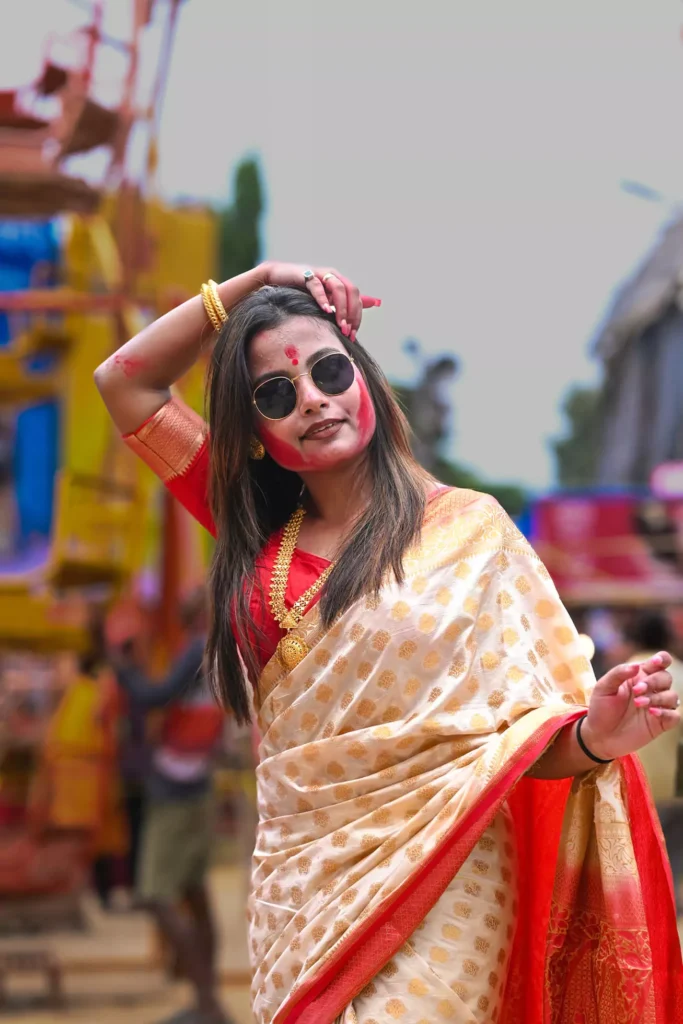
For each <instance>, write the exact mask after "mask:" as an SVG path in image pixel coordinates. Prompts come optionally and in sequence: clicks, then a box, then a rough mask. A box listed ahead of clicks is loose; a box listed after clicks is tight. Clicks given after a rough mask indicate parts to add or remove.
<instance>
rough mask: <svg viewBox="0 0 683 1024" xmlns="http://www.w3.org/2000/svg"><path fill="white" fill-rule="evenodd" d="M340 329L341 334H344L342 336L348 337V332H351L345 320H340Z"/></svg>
mask: <svg viewBox="0 0 683 1024" xmlns="http://www.w3.org/2000/svg"><path fill="white" fill-rule="evenodd" d="M341 329H342V334H343V335H344V337H345V338H348V336H349V334H350V333H351V328H350V327H349V325H348V324H347V322H346V320H342V322H341Z"/></svg>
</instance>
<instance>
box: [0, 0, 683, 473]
mask: <svg viewBox="0 0 683 1024" xmlns="http://www.w3.org/2000/svg"><path fill="white" fill-rule="evenodd" d="M125 3H126V0H120V2H119V0H116V2H115V4H114V6H115V7H116V9H117V10H120V9H122V8H123V7H125ZM59 7H60V2H57V0H22V3H21V4H16V3H14V2H13V0H0V18H2V21H4V12H5V11H6V12H7V21H6V22H5V24H3V23H2V21H0V28H1V29H2V31H0V76H1V77H2V82H0V87H1V86H2V84H4V83H6V82H8V81H9V80H10V79H11V78H12V77H14V79H15V80H16V79H17V76H18V75H21V76H22V77H24V74H25V69H30V70H32V61H33V62H34V63H35V64H36V66H37V62H38V54H39V49H40V47H39V40H38V41H37V39H36V34H35V33H36V26H41V27H42V28H43V29H44V30H45V31H46V30H47V29H48V26H49V23H50V22H51V20H52V19H53V18H54V19H56V17H57V15H56V12H57V10H58V8H59ZM10 9H11V17H12V27H11V29H9V26H8V22H9V12H10ZM682 11H683V9H682V8H681V6H680V3H679V2H678V0H572V2H571V3H567V2H566V0H515V2H514V3H511V2H510V0H420V3H416V2H414V0H344V2H343V3H337V4H332V3H329V2H328V3H311V2H308V3H297V4H290V3H283V2H282V0H245V2H244V3H237V2H228V0H186V3H185V4H184V6H183V9H182V14H181V19H180V26H179V32H178V36H177V42H176V48H175V54H174V61H173V65H172V69H171V76H170V81H169V87H168V90H167V96H166V103H165V107H164V118H163V126H162V136H161V176H160V183H161V187H162V189H163V191H164V193H165V194H166V195H168V196H170V197H174V196H178V195H192V196H198V197H204V198H208V199H211V200H213V199H217V198H219V197H221V196H224V195H225V194H226V191H227V182H228V179H229V176H230V169H231V168H232V166H233V165H234V163H235V162H236V161H237V160H239V158H240V157H242V156H244V155H245V154H248V153H257V154H258V155H259V156H260V158H261V161H262V166H263V170H264V174H265V179H266V184H267V192H268V211H267V218H266V223H265V241H266V245H267V249H266V251H267V255H268V256H271V257H278V258H282V259H286V260H290V259H291V260H301V261H304V262H306V263H313V264H314V263H317V262H319V263H331V264H334V265H336V266H338V267H339V269H340V270H342V271H343V272H345V273H347V274H348V275H349V276H351V277H353V278H354V279H355V280H357V282H358V283H359V285H360V286H361V288H362V290H364V291H367V292H370V293H372V294H374V295H379V296H381V297H382V299H383V300H384V305H383V307H382V309H381V310H379V311H371V312H370V313H369V314H368V315H367V322H366V323H367V326H366V327H364V329H363V331H362V334H361V340H362V341H363V342H364V343H365V344H367V345H368V347H370V348H371V349H372V351H373V352H375V353H376V354H377V355H378V357H379V358H380V360H381V362H382V363H383V365H384V366H385V367H386V369H387V370H388V372H389V373H390V375H393V376H394V377H396V378H401V379H406V378H408V377H409V376H410V374H411V372H412V366H411V363H410V362H409V361H408V359H407V358H406V357H405V356H404V355H403V354H402V350H401V349H402V343H403V341H404V340H405V338H407V337H409V336H414V337H417V338H419V339H420V341H421V343H422V345H423V347H424V348H425V350H427V351H433V352H439V351H442V350H450V351H453V352H455V353H456V354H457V355H458V356H459V357H460V358H461V360H462V373H461V376H460V378H459V380H458V381H457V383H456V384H455V386H454V396H455V400H456V406H457V417H456V435H455V438H454V443H453V454H454V455H455V457H457V458H458V459H460V460H461V461H463V462H466V463H469V464H470V465H472V466H474V467H476V468H477V470H478V471H479V472H481V473H482V474H483V475H485V476H486V477H489V478H495V479H497V480H503V479H504V480H518V481H523V482H525V483H527V484H530V485H532V486H535V487H541V488H542V487H545V486H547V485H549V484H550V483H551V482H552V476H553V465H552V460H551V458H550V455H549V452H548V439H549V437H551V436H553V435H555V434H557V432H558V431H560V430H561V429H562V418H561V416H560V412H559V409H560V403H561V398H562V395H563V393H564V392H565V390H566V388H567V386H568V385H569V384H571V383H573V382H577V381H587V382H590V381H592V380H594V379H595V373H596V369H595V366H594V364H593V363H592V362H591V361H590V359H589V358H588V356H587V342H588V340H589V338H590V336H591V334H592V332H593V331H594V329H595V326H596V322H597V320H598V319H599V317H600V314H601V311H602V310H603V308H604V305H605V303H606V302H607V300H608V298H609V295H610V293H611V290H612V289H613V287H614V286H615V284H616V283H617V282H618V281H619V280H620V278H621V277H622V276H623V275H624V274H625V273H626V272H628V271H629V270H630V269H631V268H632V267H633V266H634V264H635V262H636V261H637V259H638V258H639V257H640V256H641V255H642V254H643V252H644V251H646V249H647V247H648V245H650V244H651V242H652V239H653V237H654V236H655V234H656V231H657V229H658V227H659V225H660V224H661V223H662V221H663V220H664V219H665V218H666V216H667V215H668V213H669V212H670V211H669V210H667V207H666V205H661V204H660V205H656V204H652V203H646V202H643V201H642V200H638V199H635V198H633V197H630V196H627V195H625V194H624V193H623V192H621V191H620V181H621V180H622V179H624V178H631V179H637V180H639V181H643V182H645V183H646V184H648V185H650V186H653V187H655V188H657V189H659V190H660V191H661V192H662V193H663V194H665V195H666V196H669V197H671V198H672V199H676V198H678V197H680V196H681V195H683V132H682V130H681V120H682V119H681V110H682V107H683V47H682V46H681V42H680V35H679V28H680V23H681V21H683V16H682ZM17 19H18V20H17Z"/></svg>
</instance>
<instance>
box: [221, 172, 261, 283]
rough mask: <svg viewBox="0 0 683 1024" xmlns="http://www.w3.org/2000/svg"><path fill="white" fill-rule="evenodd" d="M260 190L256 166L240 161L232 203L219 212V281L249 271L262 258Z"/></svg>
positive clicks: (259, 178)
mask: <svg viewBox="0 0 683 1024" xmlns="http://www.w3.org/2000/svg"><path fill="white" fill-rule="evenodd" d="M262 212H263V188H262V185H261V173H260V170H259V165H258V163H257V161H256V160H254V159H251V158H250V159H247V160H243V161H242V162H241V163H240V164H239V165H238V167H237V170H236V171H235V181H234V200H233V203H232V205H231V206H227V207H225V209H223V210H221V211H220V213H219V259H220V275H221V280H222V281H225V280H227V279H228V278H230V277H235V276H236V275H237V274H243V273H244V272H245V271H246V270H251V268H252V267H255V266H256V264H257V263H258V262H259V260H260V259H261V234H260V222H261V214H262Z"/></svg>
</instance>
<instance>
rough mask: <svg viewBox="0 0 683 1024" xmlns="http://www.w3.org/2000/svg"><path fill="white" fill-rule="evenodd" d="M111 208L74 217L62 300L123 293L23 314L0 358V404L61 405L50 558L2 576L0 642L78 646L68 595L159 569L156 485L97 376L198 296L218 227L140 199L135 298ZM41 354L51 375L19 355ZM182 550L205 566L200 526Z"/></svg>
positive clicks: (191, 212)
mask: <svg viewBox="0 0 683 1024" xmlns="http://www.w3.org/2000/svg"><path fill="white" fill-rule="evenodd" d="M118 202H119V198H118V197H112V198H110V199H107V200H105V202H104V204H103V212H102V214H101V215H98V216H94V217H88V218H73V219H72V220H71V221H70V223H68V230H67V233H66V239H65V242H64V246H63V253H62V256H63V271H64V274H65V278H66V280H65V286H66V287H65V291H64V294H65V295H66V294H67V293H68V294H69V295H73V294H74V293H79V294H80V295H85V296H91V295H98V294H102V293H108V294H110V295H112V296H114V297H116V295H117V294H119V295H120V294H121V293H122V292H124V293H125V296H126V297H125V301H123V303H122V304H121V303H120V304H119V308H118V310H114V309H112V310H110V311H108V310H102V309H99V310H97V309H94V308H92V309H90V310H88V309H87V308H85V309H82V310H79V311H78V312H71V311H69V310H68V309H66V310H65V311H64V312H63V313H58V314H57V315H55V314H54V313H51V314H49V315H48V314H46V313H44V312H30V313H26V314H22V316H21V318H20V319H21V321H22V325H23V326H22V329H21V333H19V334H17V336H16V337H15V338H13V339H12V341H11V342H10V344H9V345H8V346H7V347H6V348H4V349H3V350H2V351H0V404H3V405H19V404H30V403H32V402H35V401H42V400H44V399H46V398H56V399H57V400H58V401H59V402H60V403H61V423H62V434H61V452H60V460H59V464H60V469H59V473H58V478H57V480H56V486H55V492H54V509H53V520H52V522H53V528H52V537H51V542H50V548H49V555H48V558H47V560H46V562H45V564H44V565H43V566H41V567H40V568H39V569H37V570H33V571H32V572H31V573H30V574H24V575H15V576H10V575H8V574H4V575H3V574H0V646H12V647H17V646H19V647H25V646H28V647H31V648H32V649H41V650H51V649H59V648H67V649H74V648H78V647H80V646H81V644H82V643H84V642H85V630H84V625H85V621H84V620H85V611H86V609H85V608H84V607H83V605H82V603H81V604H80V606H79V602H78V601H75V600H74V596H73V593H74V591H77V590H78V589H80V588H82V587H83V586H85V585H90V584H102V585H105V586H107V587H108V588H109V592H110V593H111V594H112V595H115V594H116V593H117V592H120V590H121V589H122V588H123V587H124V586H125V585H126V584H127V582H128V581H129V580H130V578H131V576H132V575H133V574H134V573H136V572H137V571H139V570H140V569H141V568H142V567H143V566H147V567H148V568H152V569H155V568H156V569H158V568H159V558H160V543H161V533H162V523H161V515H162V512H161V509H162V502H161V500H160V494H159V491H160V485H159V484H158V482H157V480H156V478H155V477H153V476H152V474H151V473H150V472H149V471H148V470H147V469H146V468H145V467H144V466H143V465H142V464H141V463H140V462H138V460H136V459H135V458H134V457H133V456H132V455H131V453H130V452H129V451H128V450H127V449H126V447H125V445H123V444H122V443H121V441H120V439H119V438H118V436H117V435H116V432H115V429H114V428H113V425H112V423H111V420H110V419H109V416H108V413H107V411H106V409H105V407H104V404H103V403H102V400H101V398H100V396H99V394H98V393H97V390H96V388H95V386H94V383H93V371H94V370H95V368H96V367H97V366H98V365H99V363H101V362H102V361H103V360H104V359H106V358H107V356H108V355H110V354H111V353H112V352H113V351H114V350H115V349H116V348H117V347H118V345H119V344H120V342H121V341H122V340H125V337H127V336H130V335H132V334H134V333H135V332H136V331H137V330H139V329H140V328H141V327H142V326H143V325H144V323H145V322H147V321H148V320H149V319H151V318H152V317H154V316H156V315H158V314H160V313H162V312H165V311H166V310H167V309H169V308H171V307H172V306H173V305H175V304H177V303H178V302H180V301H183V300H184V299H185V298H187V297H189V296H190V295H192V294H194V293H195V292H196V291H197V289H198V286H199V284H200V283H201V281H202V280H206V278H208V277H210V276H212V274H214V273H215V266H216V247H217V232H216V220H215V217H214V215H213V214H212V213H211V212H210V211H208V210H206V209H198V208H194V207H193V208H181V209H173V208H170V207H166V206H164V205H163V204H162V203H160V202H159V201H157V200H153V201H151V202H149V203H147V204H146V205H145V206H144V208H143V212H144V218H145V236H146V237H147V238H148V244H147V266H146V267H145V269H144V270H143V271H142V272H141V273H139V274H138V275H137V276H136V278H135V282H134V289H133V292H132V294H131V292H130V291H129V290H128V289H127V288H126V289H124V273H123V268H122V266H121V261H120V258H119V249H118V246H117V243H116V241H115V236H114V231H113V228H114V226H115V225H116V223H117V217H118V216H119V213H120V211H119V209H118ZM53 294H54V295H55V296H58V295H59V294H60V293H58V292H55V293H53ZM65 306H68V304H67V303H65ZM71 308H73V304H71ZM122 325H123V331H122ZM46 351H51V352H54V353H55V354H56V356H57V358H56V361H55V368H54V369H53V370H51V371H50V372H48V373H32V372H29V371H28V370H27V369H26V368H25V359H26V357H27V356H28V355H31V354H35V353H38V352H46ZM180 390H181V392H182V394H183V396H184V397H185V398H186V400H187V401H188V402H189V403H190V404H191V405H193V406H194V407H195V408H197V409H198V410H201V408H202V406H203V368H202V367H198V368H196V369H195V370H194V371H193V372H192V373H190V374H188V377H187V379H186V380H185V381H182V382H181V383H180ZM183 544H186V545H187V547H188V551H187V561H188V564H189V565H192V566H195V568H196V567H197V565H198V564H199V563H201V565H202V566H203V565H204V564H205V561H206V554H207V545H206V541H205V539H204V536H203V531H201V529H200V527H198V526H197V525H196V524H189V523H188V524H186V528H185V529H184V530H183ZM65 594H69V596H68V597H65V596H64V595H65ZM79 608H80V611H79Z"/></svg>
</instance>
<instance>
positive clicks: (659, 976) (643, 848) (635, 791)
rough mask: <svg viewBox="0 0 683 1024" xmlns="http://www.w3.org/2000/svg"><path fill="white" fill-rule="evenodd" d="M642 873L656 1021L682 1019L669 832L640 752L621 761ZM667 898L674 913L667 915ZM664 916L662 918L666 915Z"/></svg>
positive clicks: (682, 971) (682, 964) (669, 1023)
mask: <svg viewBox="0 0 683 1024" xmlns="http://www.w3.org/2000/svg"><path fill="white" fill-rule="evenodd" d="M622 767H623V771H624V777H625V781H626V799H627V803H628V809H629V820H630V822H631V836H632V841H633V851H634V854H635V859H636V865H637V867H638V875H639V878H640V885H641V889H642V893H643V901H644V904H645V918H646V921H647V927H648V931H649V933H650V949H651V953H652V969H653V974H654V979H653V984H654V993H655V1007H656V1013H657V1020H658V1021H660V1020H661V1021H662V1024H674V1021H683V961H682V959H681V943H680V939H679V936H678V930H677V928H676V912H675V906H676V901H675V898H674V889H673V879H672V876H671V870H670V867H669V862H668V857H667V853H666V847H665V845H664V837H663V835H662V830H661V826H660V824H659V818H658V817H657V811H656V808H655V805H654V802H653V800H652V797H651V796H650V793H649V789H648V786H647V783H646V781H645V773H644V771H643V767H642V765H641V764H640V762H639V761H638V759H637V758H635V757H629V758H625V759H624V760H623V762H622ZM667 903H668V904H669V905H670V906H671V908H672V912H671V913H670V914H666V915H663V914H662V908H663V907H666V905H667ZM663 917H664V918H665V920H662V918H663Z"/></svg>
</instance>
